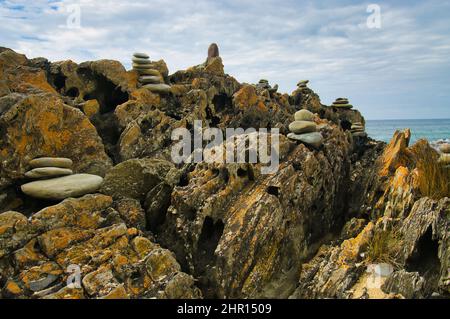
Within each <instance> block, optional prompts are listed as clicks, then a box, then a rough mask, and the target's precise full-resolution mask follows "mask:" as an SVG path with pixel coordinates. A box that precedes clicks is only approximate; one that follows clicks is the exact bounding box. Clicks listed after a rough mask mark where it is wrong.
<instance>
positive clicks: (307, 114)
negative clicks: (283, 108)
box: [294, 109, 314, 121]
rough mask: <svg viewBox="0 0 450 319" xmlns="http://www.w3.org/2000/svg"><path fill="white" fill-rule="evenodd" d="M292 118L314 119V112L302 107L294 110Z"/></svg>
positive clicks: (297, 119)
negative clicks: (296, 110)
mask: <svg viewBox="0 0 450 319" xmlns="http://www.w3.org/2000/svg"><path fill="white" fill-rule="evenodd" d="M294 118H295V120H296V121H314V113H312V112H310V111H308V110H305V109H303V110H300V111H298V112H296V113H295V115H294Z"/></svg>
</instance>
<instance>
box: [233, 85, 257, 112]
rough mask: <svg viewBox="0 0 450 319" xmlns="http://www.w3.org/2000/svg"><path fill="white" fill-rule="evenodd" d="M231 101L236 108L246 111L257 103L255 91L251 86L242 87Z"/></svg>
mask: <svg viewBox="0 0 450 319" xmlns="http://www.w3.org/2000/svg"><path fill="white" fill-rule="evenodd" d="M233 101H234V104H235V106H236V107H237V108H239V109H247V108H249V107H250V106H253V105H255V104H256V103H257V102H258V97H257V96H256V90H255V88H254V87H253V86H251V85H243V86H242V88H241V89H240V90H239V91H237V92H236V93H235V94H234V95H233Z"/></svg>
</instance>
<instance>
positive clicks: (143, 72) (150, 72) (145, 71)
mask: <svg viewBox="0 0 450 319" xmlns="http://www.w3.org/2000/svg"><path fill="white" fill-rule="evenodd" d="M137 71H138V73H139V75H153V76H159V77H161V78H162V75H161V73H160V72H159V71H158V70H155V69H143V70H137Z"/></svg>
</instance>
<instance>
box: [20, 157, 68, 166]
mask: <svg viewBox="0 0 450 319" xmlns="http://www.w3.org/2000/svg"><path fill="white" fill-rule="evenodd" d="M29 164H30V166H31V167H32V168H39V167H60V168H71V167H72V165H73V162H72V160H71V159H70V158H64V157H40V158H35V159H33V160H31V161H30V163H29Z"/></svg>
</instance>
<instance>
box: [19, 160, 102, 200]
mask: <svg viewBox="0 0 450 319" xmlns="http://www.w3.org/2000/svg"><path fill="white" fill-rule="evenodd" d="M72 165H73V163H72V160H71V159H69V158H62V157H41V158H36V159H34V160H32V161H30V166H31V168H32V169H31V170H30V171H28V172H26V173H25V176H26V177H28V178H30V179H34V180H35V181H33V182H30V183H27V184H24V185H22V186H21V189H22V191H23V192H24V193H25V194H27V195H28V196H31V197H35V198H40V199H47V200H62V199H65V198H68V197H78V196H83V195H85V194H89V193H95V192H96V191H97V190H98V189H99V188H100V186H101V184H102V182H103V178H102V177H100V176H97V175H90V174H73V171H72V169H71V168H72Z"/></svg>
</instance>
